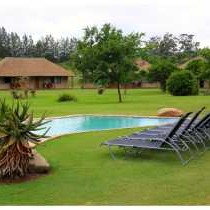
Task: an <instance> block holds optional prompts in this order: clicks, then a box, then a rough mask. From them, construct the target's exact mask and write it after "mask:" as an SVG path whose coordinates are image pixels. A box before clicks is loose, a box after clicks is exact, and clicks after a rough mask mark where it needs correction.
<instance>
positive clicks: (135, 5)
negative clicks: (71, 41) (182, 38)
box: [0, 0, 210, 46]
mask: <svg viewBox="0 0 210 210" xmlns="http://www.w3.org/2000/svg"><path fill="white" fill-rule="evenodd" d="M209 6H210V1H208V0H200V1H197V0H176V1H168V0H146V1H145V0H112V1H111V0H100V1H98V0H97V1H96V0H76V1H69V0H59V1H52V0H36V1H35V0H30V1H28V0H19V1H15V0H7V1H4V2H1V7H0V21H1V25H2V26H4V27H5V28H6V29H7V30H9V31H16V32H18V33H20V34H24V33H28V34H31V35H32V36H33V37H35V38H36V39H38V38H40V37H41V36H44V35H46V34H49V33H51V34H52V35H53V36H55V37H57V38H59V37H61V36H81V35H82V33H83V32H82V29H83V28H84V27H86V26H87V25H89V26H91V25H97V26H101V25H102V24H104V23H105V22H110V23H112V24H114V25H116V26H117V27H119V28H121V29H122V30H123V31H125V32H132V31H136V32H137V31H138V32H146V34H147V35H148V36H151V35H162V34H164V33H165V32H171V33H173V34H181V33H191V34H195V35H196V39H197V40H198V41H200V42H201V43H202V45H208V46H210V33H209V31H208V23H209V22H210V16H209V11H208V10H209Z"/></svg>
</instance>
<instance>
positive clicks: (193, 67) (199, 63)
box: [185, 59, 206, 79]
mask: <svg viewBox="0 0 210 210" xmlns="http://www.w3.org/2000/svg"><path fill="white" fill-rule="evenodd" d="M205 67H206V61H204V60H201V59H196V60H192V61H190V62H189V63H188V64H187V66H186V67H185V69H186V70H189V71H191V72H192V73H193V74H194V75H195V76H196V77H197V79H200V78H201V74H202V72H203V71H204V69H205Z"/></svg>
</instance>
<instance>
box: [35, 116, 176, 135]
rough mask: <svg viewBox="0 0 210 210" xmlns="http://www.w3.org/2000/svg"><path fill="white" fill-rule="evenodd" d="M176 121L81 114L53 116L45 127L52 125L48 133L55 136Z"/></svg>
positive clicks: (172, 119)
mask: <svg viewBox="0 0 210 210" xmlns="http://www.w3.org/2000/svg"><path fill="white" fill-rule="evenodd" d="M176 121H177V118H158V117H128V116H95V115H81V116H68V117H60V118H53V119H51V121H50V122H49V123H47V124H46V125H45V127H46V128H48V127H50V130H49V131H48V133H47V135H48V136H52V137H53V136H58V135H64V134H68V133H78V132H85V131H97V130H105V129H119V128H133V127H144V126H155V125H163V124H169V123H174V122H176ZM43 131H44V130H41V131H39V132H37V133H43Z"/></svg>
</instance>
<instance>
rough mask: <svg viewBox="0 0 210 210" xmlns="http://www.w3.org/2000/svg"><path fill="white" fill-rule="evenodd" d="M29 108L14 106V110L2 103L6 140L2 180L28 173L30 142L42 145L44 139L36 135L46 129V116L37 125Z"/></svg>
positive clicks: (1, 149)
mask: <svg viewBox="0 0 210 210" xmlns="http://www.w3.org/2000/svg"><path fill="white" fill-rule="evenodd" d="M29 108H30V106H29V104H28V103H20V102H19V101H17V102H13V104H12V105H11V106H9V105H7V104H6V103H5V100H4V101H0V110H1V111H0V133H2V134H4V136H5V137H3V138H1V139H0V178H15V177H20V176H24V175H26V174H27V173H28V168H29V160H30V158H31V157H32V150H31V148H30V147H29V142H32V143H35V144H38V143H40V139H41V138H45V137H46V133H47V132H48V130H49V129H47V130H46V132H44V134H42V135H38V134H35V133H34V132H35V131H38V130H41V129H44V128H41V126H42V125H44V124H46V123H48V122H47V121H44V119H45V115H44V114H43V116H42V117H41V118H40V119H39V120H37V121H34V117H33V113H29Z"/></svg>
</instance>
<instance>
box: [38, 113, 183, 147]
mask: <svg viewBox="0 0 210 210" xmlns="http://www.w3.org/2000/svg"><path fill="white" fill-rule="evenodd" d="M81 116H101V117H102V116H105V117H133V118H165V119H171V118H172V119H176V118H179V117H162V116H139V115H112V114H107V115H106V114H74V115H64V116H56V117H47V118H45V119H46V120H50V119H61V118H68V117H81ZM36 119H40V118H36ZM169 124H170V123H163V124H161V125H169ZM154 126H155V125H154ZM154 126H143V127H139V126H137V127H135V126H134V127H124V128H114V129H113V128H108V129H100V130H90V131H78V132H73V133H72V132H70V133H64V134H60V135H54V136H51V137H49V138H43V139H41V142H40V144H42V143H44V142H46V141H50V140H54V139H57V138H59V137H63V136H68V135H72V134H79V133H88V132H100V131H111V130H122V129H131V128H146V127H154Z"/></svg>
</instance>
